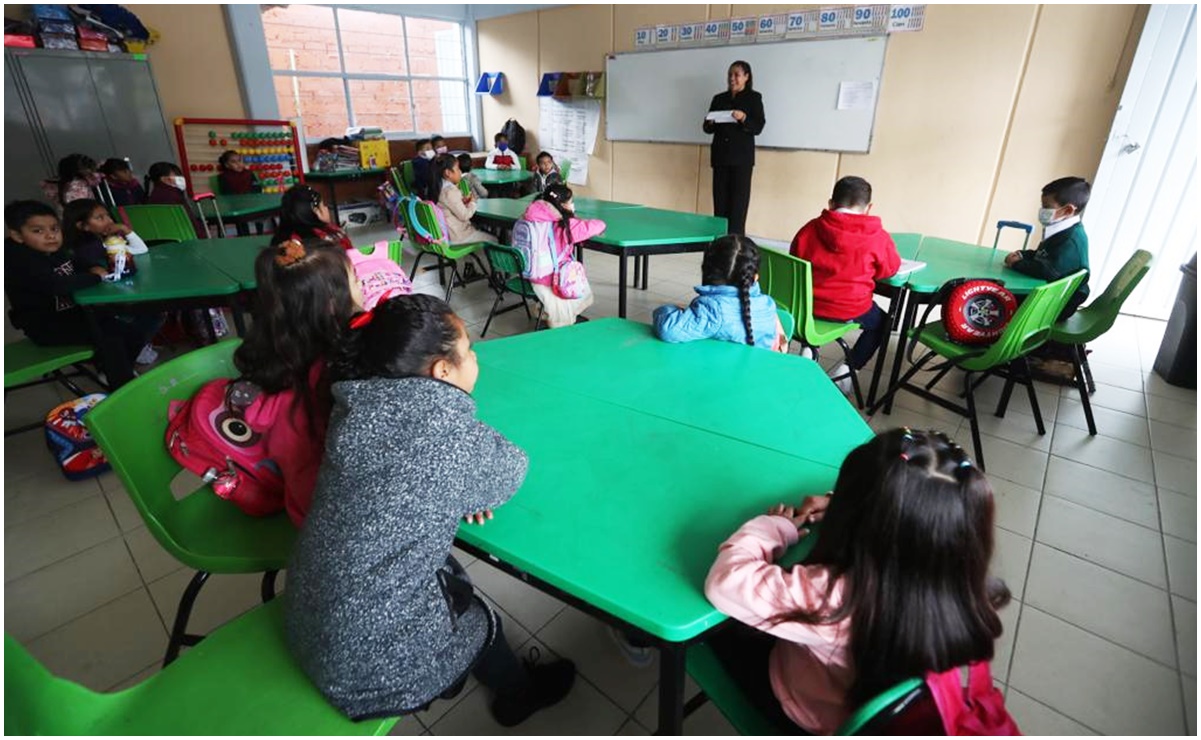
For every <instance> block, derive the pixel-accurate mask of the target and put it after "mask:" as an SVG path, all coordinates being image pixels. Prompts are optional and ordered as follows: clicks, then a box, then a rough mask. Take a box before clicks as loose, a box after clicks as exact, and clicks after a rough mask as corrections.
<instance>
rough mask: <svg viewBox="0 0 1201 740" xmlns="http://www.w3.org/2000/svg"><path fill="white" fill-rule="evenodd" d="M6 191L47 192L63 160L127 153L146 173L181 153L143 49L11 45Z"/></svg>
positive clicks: (19, 194)
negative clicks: (46, 182) (45, 184)
mask: <svg viewBox="0 0 1201 740" xmlns="http://www.w3.org/2000/svg"><path fill="white" fill-rule="evenodd" d="M4 100H5V106H4V155H5V160H6V161H5V167H4V188H5V198H6V199H7V200H13V199H14V198H41V197H42V194H41V190H40V189H39V187H38V183H39V182H40V181H41V180H42V179H43V178H47V177H56V176H57V167H58V160H59V159H61V158H62V157H65V156H67V155H68V154H73V153H76V152H78V153H81V154H87V155H88V156H90V157H92V158H94V159H95V160H96V161H97V162H102V161H104V160H105V159H107V158H108V157H126V158H128V159H129V161H130V163H131V164H132V165H133V169H134V172H135V173H137V174H139V175H141V174H144V173H145V172H146V169H147V168H148V167H149V166H150V165H151V164H153V163H154V162H157V161H160V160H166V161H174V160H175V152H174V150H173V148H172V147H171V139H170V137H169V135H168V133H167V126H166V123H165V122H164V120H163V112H162V105H161V104H160V102H159V97H158V91H157V90H156V89H155V86H154V77H153V75H152V74H151V72H150V63H149V62H148V61H147V60H146V58H145V55H143V54H97V53H88V52H79V51H54V50H47V49H14V48H9V49H5V52H4Z"/></svg>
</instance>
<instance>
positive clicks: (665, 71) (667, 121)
mask: <svg viewBox="0 0 1201 740" xmlns="http://www.w3.org/2000/svg"><path fill="white" fill-rule="evenodd" d="M886 44H887V37H886V36H869V37H857V38H842V39H816V40H809V41H778V42H773V43H770V44H769V43H763V44H753V45H747V46H714V47H702V48H696V49H671V50H666V51H654V52H642V53H629V54H618V55H616V56H611V57H609V60H608V64H607V68H606V80H605V83H606V95H607V99H606V104H605V112H606V116H605V117H606V126H605V136H606V138H608V139H610V140H611V141H657V142H671V143H685V144H708V143H710V142H711V141H712V136H711V135H709V134H706V133H705V132H704V131H702V130H701V123H702V121H703V119H704V117H705V112H706V111H708V109H709V102H710V101H711V100H712V99H713V96H714V95H716V94H718V93H719V92H722V91H723V90H725V89H726V70H727V69H728V68H729V66H730V64H731V63H732V62H734V61H735V60H737V59H742V60H745V61H747V62H749V63H750V65H751V69H752V70H753V71H754V77H755V89H756V90H758V91H759V92H760V93H761V94H762V95H763V109H764V112H765V113H766V117H767V125H766V126H765V127H764V129H763V133H761V134H759V136H757V137H756V138H755V143H756V145H757V146H763V147H777V148H781V149H818V150H827V151H838V152H867V151H869V150H870V148H871V141H872V124H873V122H874V121H875V117H876V102H877V100H878V99H879V94H880V76H881V73H882V72H883V69H884V50H885V47H886ZM844 82H852V83H854V82H874V83H875V91H874V93H873V94H872V95H871V100H870V105H868V106H867V107H866V108H859V109H854V110H838V95H839V87H840V85H841V84H842V83H844Z"/></svg>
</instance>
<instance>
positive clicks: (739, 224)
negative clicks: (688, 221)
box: [713, 165, 755, 234]
mask: <svg viewBox="0 0 1201 740" xmlns="http://www.w3.org/2000/svg"><path fill="white" fill-rule="evenodd" d="M754 170H755V166H754V165H746V166H745V167H714V168H713V215H715V216H724V217H725V219H726V221H727V222H728V223H727V227H726V232H727V233H730V234H745V233H746V210H747V208H749V207H750V205H751V173H752V172H754Z"/></svg>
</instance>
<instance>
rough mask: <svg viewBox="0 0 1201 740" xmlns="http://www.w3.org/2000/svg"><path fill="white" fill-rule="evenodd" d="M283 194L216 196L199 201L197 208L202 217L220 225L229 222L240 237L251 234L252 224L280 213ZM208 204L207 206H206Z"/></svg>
mask: <svg viewBox="0 0 1201 740" xmlns="http://www.w3.org/2000/svg"><path fill="white" fill-rule="evenodd" d="M282 197H283V194H282V193H244V194H242V195H215V196H213V198H212V199H211V200H210V199H207V198H206V199H204V200H201V201H198V202H197V204H196V206H197V209H198V210H200V213H201V214H202V217H203V218H205V219H206V220H208V221H217V222H218V223H221V224H223V223H225V222H229V223H231V224H233V225H234V226H235V227H237V230H238V236H247V235H248V234H249V233H250V228H249V226H250V222H252V221H257V220H259V219H263V218H269V217H272V216H274V215H276V214H277V213H279V206H280V199H281V198H282ZM212 203H215V204H216V206H217V211H218V212H219V213H220V218H218V217H217V215H216V214H212V213H211V211H212V208H213V206H212V205H211V204H212ZM206 204H207V205H206Z"/></svg>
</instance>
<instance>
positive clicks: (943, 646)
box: [705, 429, 1009, 734]
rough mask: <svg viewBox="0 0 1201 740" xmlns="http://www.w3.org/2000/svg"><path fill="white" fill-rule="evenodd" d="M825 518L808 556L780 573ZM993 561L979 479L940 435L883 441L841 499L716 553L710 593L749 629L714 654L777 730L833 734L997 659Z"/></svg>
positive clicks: (772, 512)
mask: <svg viewBox="0 0 1201 740" xmlns="http://www.w3.org/2000/svg"><path fill="white" fill-rule="evenodd" d="M819 521H820V522H821V536H820V537H818V538H817V542H816V544H815V545H814V547H813V549H812V551H810V553H809V555H808V556H807V557H806V558H805V559H804V560H803V561H802V562H801V563H800V564H798V565H795V566H792V567H783V566H780V565H777V564H776V561H777V560H778V559H779V558H780V556H782V555H783V554H784V552H785V551H786V550H787V549H788V548H790V547H791V546H792V545H794V544H796V542H797V541H798V540H799V539H801V538H803V537H805V536H807V535H809V527H810V526H811V525H812V524H814V523H817V522H819ZM992 554H993V493H992V489H991V487H990V486H989V484H988V480H987V479H986V478H985V477H984V473H983V472H981V470H980V469H979V468H977V467H976V466H975V465H973V464H972V462H971V460H969V459H968V458H967V457H966V455H965V454H964V452H963V450H961V449H960V448H959V447H958V446H957V445H955V444H954V443H953V442H952V441H951V440H950V439H948V438H947V437H946V435H944V434H942V433H941V432H934V431H931V432H918V431H910V430H908V429H894V430H892V431H888V432H883V433H881V434H879V435H878V436H876V437H875V438H874V439H872V440H870V441H868V442H866V443H865V444H863V445H860V446H859V447H857V448H855V449H854V450H852V451H851V453H850V454H849V455H848V456H847V458H846V460H844V461H843V463H842V468H841V470H840V471H839V473H838V480H837V482H836V483H835V484H834V491H833V492H832V493H828V494H826V495H825V496H821V495H812V496H810V497H809V498H806V499H805V500H804V501H803V502H802V503H801V504H800V505H799V506H791V505H787V504H780V505H778V506H773V507H771V508H770V509H769V510H768V512H767V514H766V515H765V516H759V517H756V518H754V519H752V520H750V521H749V522H747V523H746V524H743V525H742V527H740V528H739V529H738V531H737V532H735V533H734V534H733V535H732V536H731V537H730V538H729V539H728V540H726V541H725V543H724V544H722V545H721V547H720V548H719V550H718V555H717V561H716V562H714V564H713V567H712V568H711V569H710V571H709V576H708V578H707V579H706V582H705V595H706V596H707V597H708V598H709V601H711V602H712V603H713V605H714V606H715V607H717V608H718V609H719V610H721V611H722V612H723V613H725V614H727V615H729V616H731V617H733V618H734V619H736V620H738V621H739V622H741V623H742V624H741V625H736V626H735V627H734V628H732V629H729V630H726V631H724V632H722V633H720V634H719V635H718V636H717V637H715V638H714V639H713V640H712V641H711V646H712V648H713V650H714V652H715V653H717V655H718V657H719V659H720V660H721V662H722V663H723V665H724V666H725V667H726V670H727V671H728V672H729V673H730V674H731V677H732V678H734V680H735V681H737V682H738V683H739V684H740V685H741V687H742V689H743V691H744V692H745V694H746V696H747V698H748V699H749V700H750V701H751V702H753V703H754V704H755V705H756V707H757V708H759V710H760V711H761V712H762V713H764V714H765V715H767V716H769V717H771V718H773V719H774V720H775V722H776V724H777V725H780V726H787V724H788V723H790V722H791V723H795V724H796V725H799V726H800V727H801V728H803V729H804V730H805V731H807V732H811V733H815V734H830V733H832V732H834V731H835V730H836V729H837V728H838V727H839V725H841V724H842V723H843V722H844V721H845V720H846V719H847V718H848V717H850V715H851V713H852V712H853V711H854V710H855V709H856V708H858V707H859V706H861V705H862V704H863V703H864V702H865V701H867V700H869V699H871V698H872V697H874V696H876V695H877V694H879V693H880V692H882V691H884V690H885V689H888V688H890V687H892V686H894V685H896V684H897V683H900V682H901V681H902V680H905V679H908V678H912V677H915V676H916V677H921V676H925V675H926V674H927V672H931V671H933V672H936V673H941V672H944V671H948V670H951V669H955V668H958V667H960V666H963V665H965V664H968V663H972V662H977V661H990V660H992V658H993V655H994V652H995V643H996V640H997V638H998V637H1000V636H1001V619H1000V617H999V616H998V615H997V609H1000V608H1001V607H1003V606H1005V605H1006V604H1007V603H1008V602H1009V590H1008V589H1007V588H1006V587H1005V584H1004V583H1003V582H1002V581H1000V580H999V579H996V578H994V577H992V576H990V575H989V572H988V569H989V562H990V560H991V558H992ZM743 625H746V626H743Z"/></svg>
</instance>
